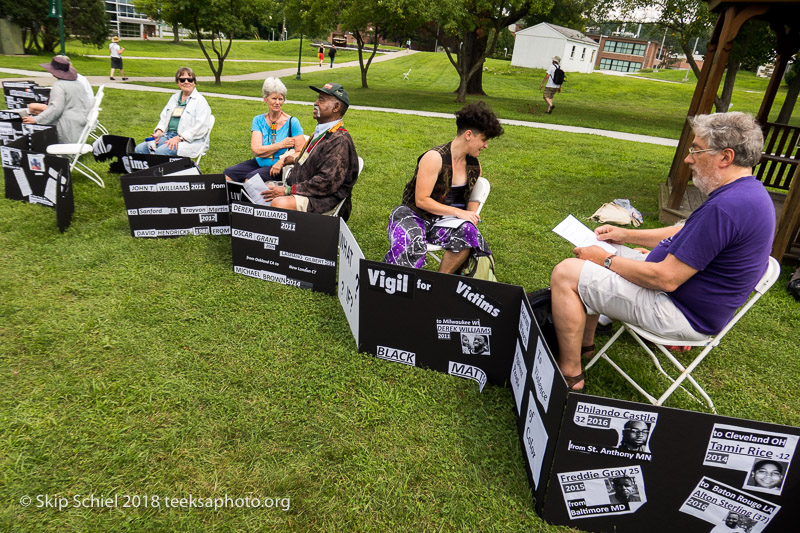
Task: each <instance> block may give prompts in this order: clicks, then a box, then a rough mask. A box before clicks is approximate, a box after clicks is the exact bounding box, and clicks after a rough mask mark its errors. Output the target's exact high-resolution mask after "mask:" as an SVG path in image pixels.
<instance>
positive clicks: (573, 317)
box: [550, 258, 597, 389]
mask: <svg viewBox="0 0 800 533" xmlns="http://www.w3.org/2000/svg"><path fill="white" fill-rule="evenodd" d="M582 268H583V261H582V260H580V259H574V258H571V259H565V260H564V261H562V262H560V263H559V264H558V265H556V267H555V268H554V269H553V274H552V276H551V277H550V292H551V294H552V299H553V325H554V326H555V329H556V337H557V338H558V350H559V355H558V367H559V368H560V369H561V373H562V374H563V375H564V377H573V376H577V375H579V374H580V373H581V343H582V342H584V341H585V340H586V333H588V332H589V330H591V334H592V336H593V335H594V327H595V326H596V325H597V319H596V318H595V317H592V324H591V327H589V326H590V324H589V323H588V322H587V317H586V309H585V308H584V306H583V302H582V301H581V298H580V296H579V295H578V280H579V279H580V275H581V269H582ZM591 343H592V342H591V340H590V342H588V343H586V344H591ZM582 387H583V380H581V381H578V382H576V383H575V384H574V385H573V388H575V389H580V388H582Z"/></svg>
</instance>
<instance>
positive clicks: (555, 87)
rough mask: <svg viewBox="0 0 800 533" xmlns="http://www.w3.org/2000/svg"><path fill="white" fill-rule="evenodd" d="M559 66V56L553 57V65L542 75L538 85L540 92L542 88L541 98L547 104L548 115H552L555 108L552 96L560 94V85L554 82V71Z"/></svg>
mask: <svg viewBox="0 0 800 533" xmlns="http://www.w3.org/2000/svg"><path fill="white" fill-rule="evenodd" d="M560 65H561V58H560V57H559V56H553V63H552V64H551V65H550V66H549V67H548V68H547V73H546V74H545V75H544V79H543V80H542V83H540V84H539V89H540V90H541V88H542V86H544V94H543V97H544V101H545V102H547V113H548V114H550V113H552V112H553V109H554V108H555V107H556V105H555V104H554V103H553V96H555V94H556V93H560V92H561V84H560V83H556V82H555V80H554V76H555V74H556V70H558V69H560V68H561V66H560ZM545 84H546V85H545Z"/></svg>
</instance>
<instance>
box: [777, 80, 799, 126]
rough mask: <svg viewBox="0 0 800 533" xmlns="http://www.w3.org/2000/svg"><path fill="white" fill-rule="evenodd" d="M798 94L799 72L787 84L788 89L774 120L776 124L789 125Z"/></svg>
mask: <svg viewBox="0 0 800 533" xmlns="http://www.w3.org/2000/svg"><path fill="white" fill-rule="evenodd" d="M793 68H797V67H793ZM798 94H800V72H798V73H797V75H795V77H794V79H793V80H792V83H790V84H789V89H788V90H787V91H786V99H785V100H784V101H783V105H782V106H781V112H780V113H778V118H776V119H775V122H777V123H778V124H788V123H789V119H790V118H792V112H793V111H794V106H795V104H796V103H797V96H798Z"/></svg>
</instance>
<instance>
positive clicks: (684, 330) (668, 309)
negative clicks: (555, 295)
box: [578, 246, 708, 341]
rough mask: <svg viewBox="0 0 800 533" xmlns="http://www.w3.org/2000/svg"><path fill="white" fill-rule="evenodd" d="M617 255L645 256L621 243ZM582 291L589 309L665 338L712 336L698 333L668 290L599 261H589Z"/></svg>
mask: <svg viewBox="0 0 800 533" xmlns="http://www.w3.org/2000/svg"><path fill="white" fill-rule="evenodd" d="M617 249H618V253H617V255H619V256H621V257H626V258H628V259H636V260H642V261H643V260H644V257H645V255H644V254H639V253H638V252H634V251H633V250H631V249H630V248H627V247H625V246H617ZM578 294H579V295H580V297H581V301H582V302H583V305H584V306H586V312H587V313H588V314H590V315H599V314H603V315H606V316H608V317H610V318H613V319H615V320H622V321H623V322H628V323H630V324H634V325H636V326H640V327H642V328H644V329H646V330H648V331H652V332H653V333H657V334H659V335H662V336H664V337H672V338H676V339H682V340H687V341H695V340H703V339H707V338H708V336H707V335H704V334H702V333H698V332H697V331H695V330H694V329H692V326H691V325H690V324H689V321H688V320H686V317H685V316H683V313H682V312H681V310H680V309H678V307H677V306H676V305H675V304H674V303H673V302H672V300H671V299H670V297H669V296H668V295H667V293H665V292H663V291H657V290H653V289H646V288H644V287H640V286H639V285H636V284H635V283H631V282H630V281H628V280H626V279H625V278H623V277H622V276H620V275H619V274H616V273H614V272H612V271H611V270H609V269H607V268H605V267H602V266H600V265H598V264H595V263H592V262H591V261H586V262H584V264H583V269H582V270H581V276H580V279H579V281H578Z"/></svg>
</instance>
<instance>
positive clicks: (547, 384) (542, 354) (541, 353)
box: [531, 337, 556, 413]
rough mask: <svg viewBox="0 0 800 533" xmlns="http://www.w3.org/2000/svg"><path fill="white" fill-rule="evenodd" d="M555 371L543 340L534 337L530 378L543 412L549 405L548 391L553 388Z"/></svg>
mask: <svg viewBox="0 0 800 533" xmlns="http://www.w3.org/2000/svg"><path fill="white" fill-rule="evenodd" d="M555 375H556V371H555V368H554V367H553V363H552V361H550V357H548V355H547V350H546V349H545V347H544V340H542V339H541V337H537V339H536V355H535V357H534V359H533V371H532V373H531V378H532V379H533V388H534V389H535V390H536V398H537V399H538V400H539V403H540V404H542V407H544V412H545V413H546V412H547V408H548V407H549V406H550V393H551V392H552V390H553V379H554V378H555Z"/></svg>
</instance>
